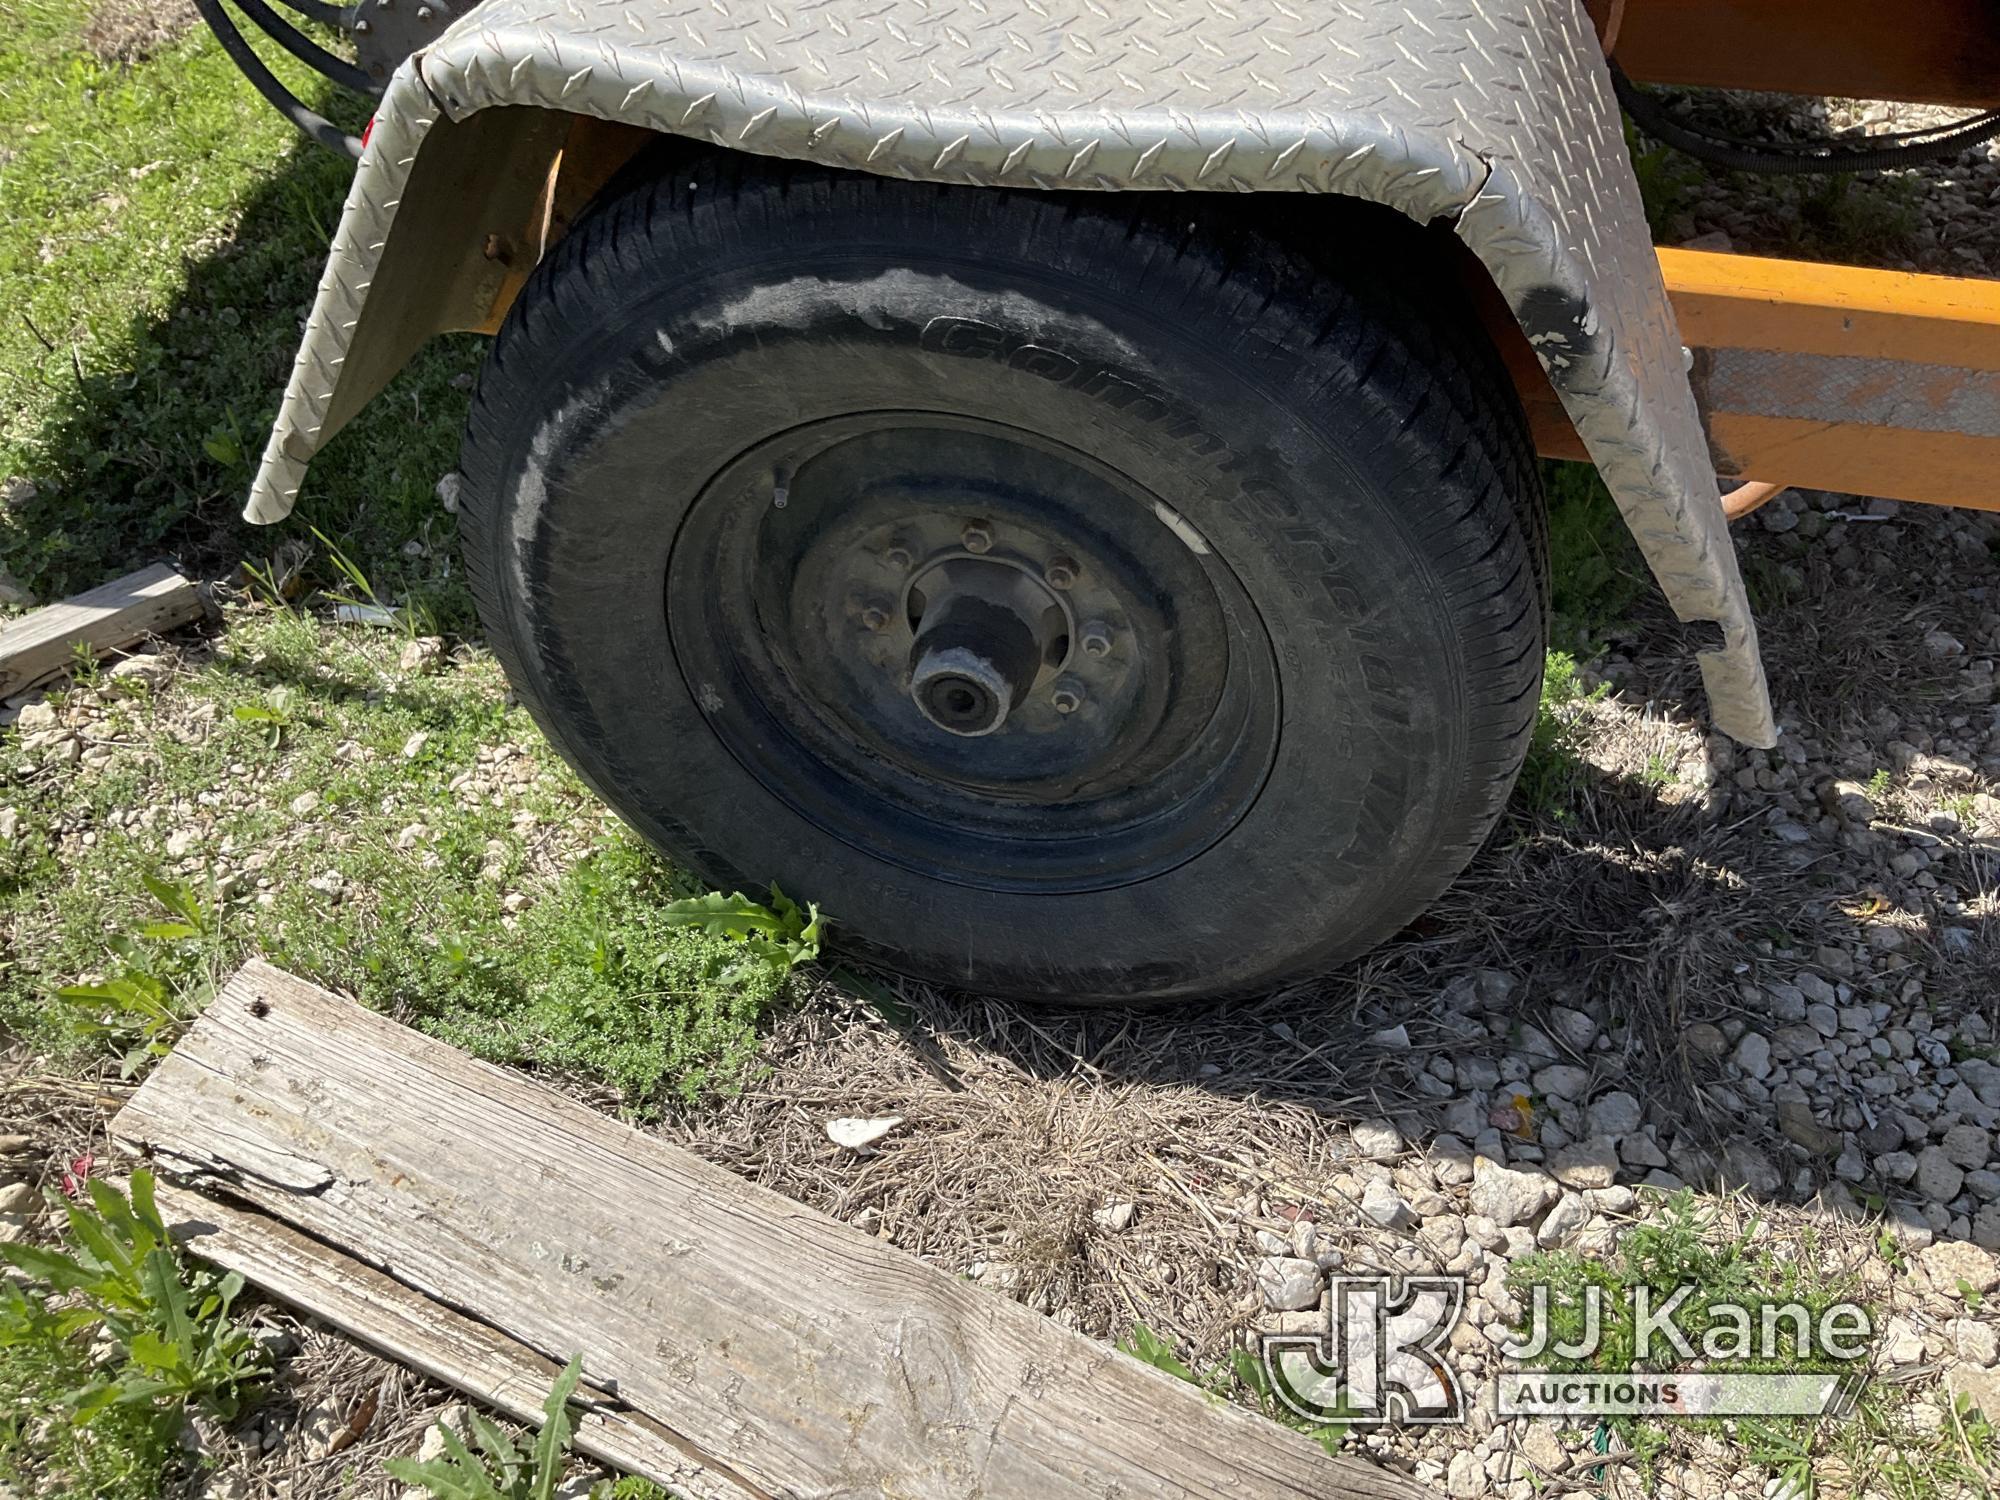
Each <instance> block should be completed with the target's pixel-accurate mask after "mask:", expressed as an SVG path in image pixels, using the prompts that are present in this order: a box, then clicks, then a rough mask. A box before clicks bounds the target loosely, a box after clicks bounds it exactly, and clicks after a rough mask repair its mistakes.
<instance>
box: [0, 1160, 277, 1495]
mask: <svg viewBox="0 0 2000 1500" xmlns="http://www.w3.org/2000/svg"><path fill="white" fill-rule="evenodd" d="M84 1186H85V1188H86V1190H87V1197H88V1200H89V1201H88V1203H84V1202H72V1203H70V1204H68V1205H67V1217H68V1231H69V1232H68V1239H69V1241H70V1242H71V1245H72V1248H71V1249H67V1250H65V1249H57V1248H54V1247H50V1246H41V1245H24V1244H8V1245H0V1260H5V1261H6V1263H7V1264H8V1265H10V1266H11V1267H13V1268H14V1269H15V1270H16V1271H18V1272H20V1273H22V1274H23V1275H24V1276H25V1277H26V1278H27V1281H26V1284H25V1285H24V1284H22V1283H21V1282H19V1281H15V1280H7V1281H4V1282H0V1398H4V1399H0V1405H3V1406H4V1408H5V1410H6V1411H7V1412H8V1413H10V1415H8V1416H6V1417H3V1418H0V1461H4V1462H5V1463H9V1464H11V1463H18V1462H21V1461H23V1460H25V1461H26V1462H27V1463H28V1464H29V1465H31V1466H37V1467H39V1466H46V1468H47V1470H48V1473H49V1474H51V1475H54V1474H65V1475H68V1476H70V1477H71V1478H72V1479H75V1478H77V1477H78V1476H81V1475H94V1476H102V1475H103V1474H105V1473H106V1471H109V1472H110V1473H112V1474H116V1475H121V1476H124V1477H126V1478H128V1479H136V1478H137V1477H139V1475H141V1474H145V1473H151V1474H153V1475H157V1473H158V1472H159V1470H160V1469H161V1468H162V1467H163V1466H164V1465H165V1464H166V1462H167V1461H168V1457H169V1455H170V1453H171V1450H172V1441H173V1436H174V1434H175V1433H176V1432H177V1431H178V1430H179V1427H180V1424H181V1421H182V1417H183V1413H184V1410H185V1408H186V1407H187V1406H188V1405H189V1404H190V1403H192V1404H194V1405H197V1406H199V1407H200V1408H201V1409H203V1410H204V1411H206V1412H208V1413H210V1414H212V1415H213V1416H215V1417H216V1418H217V1419H219V1420H222V1421H231V1420H234V1418H235V1417H236V1416H237V1414H238V1413H239V1412H240V1411H241V1410H242V1408H243V1406H244V1404H245V1402H246V1400H247V1399H248V1397H249V1396H250V1395H251V1393H252V1392H253V1391H254V1389H255V1387H256V1385H257V1383H258V1381H259V1379H260V1378H261V1376H262V1374H263V1356H262V1353H261V1351H260V1350H259V1349H258V1347H257V1344H256V1342H255V1341H254V1340H253V1339H252V1338H251V1337H250V1335H249V1333H248V1332H247V1331H245V1330H244V1329H242V1328H239V1327H238V1326H237V1325H236V1324H235V1323H234V1322H233V1321H232V1320H231V1318H230V1309H231V1305H232V1304H233V1303H234V1302H235V1300H236V1297H237V1295H238V1294H239V1293H240V1292H241V1291H242V1289H243V1278H242V1277H241V1276H238V1275H236V1274H235V1273H234V1272H231V1273H229V1274H228V1275H219V1274H218V1273H216V1272H215V1271H212V1270H209V1269H207V1268H194V1267H190V1266H188V1265H186V1264H184V1263H183V1262H182V1260H181V1258H180V1255H179V1253H178V1252H177V1251H176V1250H175V1248H174V1245H173V1241H172V1240H171V1239H170V1238H169V1236H168V1233H167V1228H166V1225H165V1223H163V1222H162V1220H161V1218H160V1214H159V1210H158V1208H157V1207H156V1206H155V1204H154V1201H153V1178H152V1174H151V1173H150V1172H147V1171H144V1170H140V1171H137V1172H134V1173H133V1174H132V1183H131V1192H130V1196H129V1197H127V1196H126V1195H125V1194H122V1193H120V1192H118V1191H117V1190H116V1189H115V1188H113V1187H111V1186H110V1185H109V1184H108V1183H105V1182H102V1181H100V1180H98V1179H95V1178H89V1179H86V1180H85V1184H84ZM24 1404H26V1405H28V1408H29V1411H30V1413H31V1414H32V1413H33V1412H40V1413H42V1414H44V1415H46V1414H47V1413H49V1412H50V1411H52V1410H55V1411H62V1412H64V1413H65V1419H64V1420H61V1421H54V1422H51V1421H40V1422H34V1421H29V1422H25V1423H24V1422H22V1421H21V1420H20V1418H19V1417H18V1416H15V1415H11V1414H12V1413H15V1412H18V1411H19V1410H21V1408H22V1407H23V1405H24ZM73 1492H75V1493H101V1492H102V1491H99V1490H95V1489H90V1490H85V1489H84V1488H83V1487H82V1486H81V1485H80V1484H79V1485H77V1486H75V1488H74V1491H73ZM125 1492H126V1493H145V1492H147V1491H145V1490H143V1489H137V1488H135V1489H133V1490H127V1491H125ZM153 1492H157V1491H153Z"/></svg>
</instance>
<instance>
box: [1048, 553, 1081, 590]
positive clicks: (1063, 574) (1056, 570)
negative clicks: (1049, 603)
mask: <svg viewBox="0 0 2000 1500" xmlns="http://www.w3.org/2000/svg"><path fill="white" fill-rule="evenodd" d="M1042 577H1044V578H1046V579H1047V580H1048V582H1049V587H1050V588H1052V589H1066V588H1068V587H1069V586H1070V585H1071V584H1073V583H1075V582H1076V560H1075V559H1074V558H1069V557H1065V556H1063V555H1062V554H1061V553H1060V552H1058V553H1057V554H1056V555H1055V556H1054V557H1052V558H1050V559H1049V565H1048V566H1047V567H1046V568H1044V569H1042Z"/></svg>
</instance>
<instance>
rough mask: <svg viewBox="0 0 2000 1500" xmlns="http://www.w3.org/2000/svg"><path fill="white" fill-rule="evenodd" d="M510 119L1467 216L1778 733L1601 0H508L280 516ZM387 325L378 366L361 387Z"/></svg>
mask: <svg viewBox="0 0 2000 1500" xmlns="http://www.w3.org/2000/svg"><path fill="white" fill-rule="evenodd" d="M508 105H532V106H539V107H540V108H541V109H544V110H551V111H560V112H563V113H564V114H569V115H585V116H595V117H597V118H600V119H604V120H611V121H619V122H624V123H628V124H633V125H639V126H644V127H646V128H648V129H651V130H655V131H663V132H669V133H673V134H678V135H686V136H693V137H697V138H699V139H703V140H707V141H711V142H713V143H715V144H717V145H720V146H725V147H728V148H731V149H734V150H741V151H749V152H754V153H760V154H764V155H770V156H782V157H793V158H799V159H806V160H812V161H817V162H823V163H826V164H828V165H832V166H839V167H846V168H850V169H853V170H857V171H865V172H875V173H881V174H885V175H891V176H900V177H909V178H921V179H928V180H934V181H944V182H965V183H978V184H986V185H991V186H1018V187H1038V188H1087V189H1097V190H1104V191H1117V190H1121V189H1180V190H1198V191H1236V192H1275V191H1289V192H1321V193H1342V194H1347V195H1350V196H1353V197H1357V198H1365V199H1370V200H1373V201H1375V202H1379V203H1383V204H1386V205H1388V206H1390V207H1392V208H1395V209H1398V210H1400V211H1401V212H1402V213H1404V214H1407V215H1408V216H1409V217H1411V218H1413V219H1416V220H1417V221H1419V222H1422V223H1429V222H1433V221H1437V220H1446V221H1449V222H1451V223H1453V224H1454V225H1455V227H1456V232H1457V234H1458V235H1459V237H1460V238H1461V239H1462V240H1463V241H1464V242H1465V244H1466V245H1467V246H1468V247H1469V248H1470V249H1471V250H1472V251H1473V253H1474V254H1475V255H1477V257H1478V258H1479V260H1480V261H1481V262H1482V263H1483V264H1484V265H1485V267H1486V270H1487V272H1488V274H1489V275H1491V277H1492V278H1493V281H1494V283H1495V285H1496V286H1497V287H1498V288H1499V290H1500V292H1501V294H1502V295H1503V296H1504V297H1505V299H1506V301H1507V303H1508V305H1509V306H1510V307H1511V308H1512V309H1513V311H1514V315H1515V317H1516V318H1517V319H1518V320H1519V321H1520V324H1521V327H1522V329H1523V331H1524V332H1525V333H1526V334H1527V336H1528V339H1529V341H1530V342H1531V343H1532V345H1533V346H1534V348H1535V350H1536V353H1537V354H1538V356H1539V357H1540V359H1541V361H1542V364H1543V366H1544V368H1545V369H1546V370H1547V372H1548V375H1549V379H1550V382H1551V384H1552V385H1553V386H1554V388H1555V390H1556V392H1557V394H1558V395H1559V396H1560V398H1561V400H1562V403H1563V406H1564V408H1565V409H1566V410H1567V412H1568V413H1569V416H1570V419H1571V421H1572V423H1573V424H1574V425H1575V428H1576V431H1577V434H1578V435H1579V437H1580V438H1581V439H1582V441H1583V443H1584V445H1585V447H1586V448H1587V449H1588V450H1589V452H1590V456H1591V458H1592V459H1593V460H1594V461H1595V462H1596V464H1597V466H1598V468H1599V470H1600V471H1601V472H1602V473H1603V476H1604V479H1605V482H1606V484H1607V485H1608V486H1609V488H1610V490H1611V493H1612V495H1613V496H1614V497H1615V498H1616V500H1617V503H1618V507H1619V510H1620V511H1621V512H1622V514H1623V515H1624V517H1625V520H1626V523H1627V524H1628V525H1629V526H1630V528H1631V530H1632V534H1633V536H1634V537H1635V538H1636V539H1637V541H1638V543H1639V546H1640V548H1641V549H1642V551H1643V552H1644V554H1645V557H1646V560H1647V563H1648V564H1649V565H1650V566H1651V568H1652V570H1653V573H1654V575H1655V577H1656V578H1657V579H1658V580H1659V584H1660V587H1661V589H1662V591H1663V592H1664V593H1665V595H1666V598H1667V600H1668V602H1669V604H1670V605H1671V606H1672V608H1673V610H1674V612H1675V614H1676V615H1677V616H1678V617H1679V618H1680V619H1682V620H1683V621H1686V622H1690V623H1693V622H1701V621H1706V622H1710V623H1711V624H1712V625H1713V626H1714V627H1715V629H1716V631H1717V632H1719V640H1717V641H1715V642H1714V643H1713V644H1712V645H1711V646H1710V648H1709V649H1706V650H1703V651H1701V652H1700V654H1699V660H1700V664H1701V670H1702V677H1703V681H1704V684H1705V686H1706V688H1707V692H1708V699H1709V707H1710V713H1711V716H1712V718H1713V720H1714V722H1715V724H1716V726H1717V727H1718V728H1719V729H1721V730H1723V731H1724V732H1725V733H1727V734H1729V735H1731V736H1732V737H1734V738H1735V739H1737V740H1739V741H1742V742H1743V743H1745V744H1749V745H1756V746H1769V745H1772V744H1774V743H1775V742H1776V738H1777V728H1776V724H1775V722H1774V720H1773V717H1772V712H1771V705H1770V700H1769V694H1768V690H1767V687H1766V684H1765V680H1764V671H1763V664H1762V662H1761V660H1760V658H1759V656H1758V652H1757V632H1756V626H1755V624H1754V623H1753V621H1752V620H1751V616H1750V608H1749V602H1748V599H1747V597H1746V595H1745V592H1744V587H1743V581H1742V577H1741V575H1740V574H1739V572H1738V570H1737V565H1736V554H1735V551H1734V548H1733V547H1732V545H1731V542H1730V538H1729V533H1728V529H1727V523H1726V521H1725V520H1724V517H1723V513H1722V506H1721V502H1720V498H1719V496H1718V493H1717V488H1716V481H1715V476H1714V474H1713V472H1712V470H1711V469H1710V467H1709V456H1708V447H1707V444H1706V442H1705V440H1704V438H1703V434H1702V429H1701V423H1700V419H1699V417H1698V415H1697V413H1696V409H1695V402H1694V396H1693V393H1692V391H1691V389H1690V387H1689V384H1688V379H1687V371H1686V366H1685V363H1684V353H1683V349H1682V345H1681V339H1680V335H1679V332H1678V330H1677V329H1676V327H1675V324H1674V319H1673V314H1672V312H1671V310H1670V308H1669V306H1668V303H1667V299H1666V293H1665V289H1664V288H1663V286H1662V284H1661V280H1660V273H1659V268H1658V265H1657V262H1656V260H1655V258H1654V254H1653V250H1652V246H1651V244H1650V241H1649V237H1648V235H1647V232H1646V219H1645V214H1644V211H1643V209H1642V207H1641V204H1640V199H1639V189H1638V184H1637V182H1636V180H1635V178H1634V177H1633V174H1632V169H1631V165H1630V162H1629V160H1628V158H1627V154H1626V150H1625V143H1624V137H1623V133H1622V128H1621V124H1620V117H1619V114H1618V109H1617V105H1616V103H1615V101H1614V100H1613V98H1612V93H1611V85H1610V79H1609V75H1608V73H1607V71H1606V69H1605V66H1604V62H1603V58H1602V56H1601V54H1600V51H1599V48H1598V44H1597V39H1596V35H1595V33H1594V32H1593V30H1592V29H1591V26H1590V23H1589V21H1588V19H1587V17H1586V16H1585V14H1584V12H1583V10H1582V8H1581V6H1580V5H1578V4H1577V3H1576V0H1485V3H1482V4H1478V5H1470V6H1461V5H1446V4H1444V3H1441V0H1354V3H1352V4H1346V5H1341V6H1337V7H1330V6H1290V5H1283V4H1281V3H1279V0H1241V3H1234V4H1231V3H1222V4H1211V3H1207V0H1200V3H1197V0H1160V3H1158V4H1154V5H1148V6H1142V7H1107V6H1102V5H1098V4H1094V3H1092V0H1062V3H1059V4H1057V5H1054V6H1045V5H1042V4H1040V3H1038V0H1003V3H1002V4H1000V5H998V6H982V7H976V8H966V9H963V10H953V11H940V10H939V9H937V8H936V7H935V6H933V5H932V4H930V3H928V0H883V3H880V4H875V5H869V6H861V5H853V6H846V5H841V4H838V3H833V0H821V3H817V4H810V3H801V0H793V3H791V4H790V5H783V4H779V5H761V4H760V5H753V4H749V3H738V0H723V3H719V4H717V5H714V6H705V7H701V8H700V9H698V10H697V9H695V8H692V7H680V8H676V7H666V6H653V5H647V4H643V3H636V0H635V3H630V4H627V3H622V0H559V3H551V0H486V3H484V4H483V5H481V6H480V7H479V8H478V9H476V10H474V11H472V12H471V13H469V14H468V15H467V16H466V17H465V18H464V19H463V20H461V21H459V22H458V23H457V24H456V25H454V26H453V27H452V28H451V29H450V30H449V31H448V32H446V33H445V34H444V35H443V36H442V37H441V38H439V40H438V41H437V42H436V44H435V45H433V46H432V47H430V48H429V49H428V50H427V51H425V52H422V53H419V54H418V55H417V56H416V57H414V58H412V59H410V60H408V61H406V62H405V63H404V64H403V66H402V67H401V68H400V69H399V70H398V71H397V73H396V75H395V76H394V78H393V79H392V80H391V82H390V85H389V87H388V89H387V91H386V92H385V94H384V96H383V99H382V103H381V107H380V109H379V111H378V112H377V115H376V118H375V123H374V127H373V131H372V133H371V136H370V139H369V144H368V147H367V149H366V151H365V152H364V153H363V155H362V159H361V164H360V166H359V168H358V169H357V171H356V174H355V179H354V185H353V187H352V189H351V190H350V192H349V194H348V199H347V205H346V208H345V210H344V212H343V214H342V217H341V222H340V225H339V228H338V229H337V231H336V233H335V237H334V243H333V247H332V251H331V254H330V255H329V258H328V261H327V267H326V272H325V275H324V276H323V278H322V280H321V282H320V288H319V295H318V298H317V301H316V304H315V306H314V309H313V313H312V316H311V318H310V320H309V322H308V324H307V328H306V334H305V340H304V344H303V346H302V347H301V349H300V351H299V356H298V361H297V364H296V365H295V367H294V369H293V372H292V377H291V383H290V386H289V388H288V390H287V391H286V394H285V398H284V402H283V405H282V408H281V410H280V413H279V416H278V421H277V425H276V428H275V430H274V431H273V433H272V435H271V440H270V443H269V446H268V447H267V448H266V450H265V454H264V459H263V463H262V465H261V467H260V469H259V472H258V474H257V476H256V480H255V483H254V486H253V488H252V491H251V496H250V503H249V506H248V509H247V512H246V514H247V515H248V516H249V518H250V519H251V520H253V521H275V520H278V519H280V518H282V517H283V516H285V515H286V514H288V513H289V512H290V510H291V508H292V505H293V503H294V501H295V500H296V498H297V495H298V490H299V485H300V482H301V480H302V478H303V475H304V472H305V466H306V463H307V461H308V460H309V459H310V458H311V456H312V455H313V454H314V453H315V452H316V451H317V450H318V449H319V447H320V446H321V445H322V444H323V443H324V442H325V440H326V439H327V438H328V437H330V436H331V435H332V433H333V432H334V431H335V430H337V428H338V427H339V426H340V425H341V424H342V423H343V422H344V421H345V420H346V419H347V418H348V417H349V416H351V415H352V413H353V410H354V409H355V408H357V407H358V406H359V405H360V404H361V402H362V401H364V400H366V398H367V396H369V395H371V394H373V390H374V389H375V388H376V387H377V386H379V384H380V383H381V381H382V380H383V379H386V376H385V375H382V374H381V373H380V370H379V366H380V365H381V364H382V363H383V362H384V361H385V359H387V360H388V361H389V362H390V369H391V372H392V373H393V368H394V367H395V366H396V365H399V364H400V363H401V360H402V359H404V358H407V355H408V352H409V350H407V349H403V350H401V352H400V353H398V352H397V349H398V346H399V345H400V343H402V342H408V341H409V340H410V339H413V338H414V339H416V340H419V341H420V340H421V337H423V336H424V335H425V334H427V333H428V332H429V331H430V329H431V328H433V327H438V326H448V325H443V324H439V323H437V322H435V321H432V322H428V323H426V322H424V321H423V320H422V319H412V317H411V308H410V307H409V305H408V299H407V297H402V298H394V297H391V296H389V295H388V294H387V292H386V291H385V290H384V288H385V287H386V286H387V284H388V283H389V281H390V276H389V274H388V273H389V271H390V267H389V265H388V264H387V261H388V260H391V259H393V258H394V255H395V239H394V234H393V230H394V226H395V223H396V219H397V215H398V208H399V206H400V205H401V204H402V202H403V200H404V197H405V191H406V189H409V188H410V187H411V176H412V172H413V169H415V168H416V167H417V166H418V164H419V162H420V161H423V159H424V157H425V155H426V154H427V153H426V151H425V142H426V138H427V137H428V136H430V135H431V134H432V132H433V129H434V127H436V126H437V125H438V123H439V122H440V120H446V119H448V120H449V121H452V122H468V121H471V120H473V119H475V118H476V117H477V116H479V114H480V112H481V111H488V110H494V109H497V108H499V107H501V106H508ZM507 113H511V114H514V115H517V116H524V117H525V116H530V115H531V112H530V111H509V112H507ZM456 129H457V126H456V125H454V126H452V127H451V128H450V129H447V130H445V131H441V132H438V135H439V137H440V141H441V140H442V138H443V137H445V136H449V135H451V134H453V132H454V131H455V130H456ZM459 150H460V151H461V152H463V151H465V150H466V147H465V146H463V145H461V146H460V147H459ZM488 159H489V160H490V159H491V158H488ZM424 165H425V166H426V167H428V166H429V163H428V162H424ZM459 175H461V174H458V173H456V172H435V171H426V172H425V174H424V176H425V178H426V181H427V182H428V183H438V182H448V181H451V180H453V179H454V178H455V177H457V176H459ZM426 191H429V189H428V188H426ZM371 288H372V289H374V295H373V296H371ZM378 302H380V303H381V304H382V306H381V307H379V308H378V306H377V303H378ZM398 303H400V304H401V305H400V306H397V305H394V304H398ZM364 319H366V320H367V321H368V324H369V325H370V330H371V332H372V335H373V344H374V346H375V347H374V348H372V349H371V350H370V351H369V353H370V360H371V363H372V364H373V366H375V367H377V368H374V369H371V370H370V371H369V372H368V373H367V374H365V375H364V374H362V373H360V372H349V378H348V379H347V380H346V381H345V382H344V381H343V367H344V366H345V365H346V363H347V361H348V358H349V356H350V353H351V352H353V350H354V346H355V341H356V332H357V328H358V327H359V326H360V325H362V323H363V320H364ZM398 329H403V330H405V331H404V332H402V333H401V334H399V333H398ZM412 347H414V345H412ZM344 384H345V385H346V386H347V387H349V388H348V389H345V390H344V389H343V385H344Z"/></svg>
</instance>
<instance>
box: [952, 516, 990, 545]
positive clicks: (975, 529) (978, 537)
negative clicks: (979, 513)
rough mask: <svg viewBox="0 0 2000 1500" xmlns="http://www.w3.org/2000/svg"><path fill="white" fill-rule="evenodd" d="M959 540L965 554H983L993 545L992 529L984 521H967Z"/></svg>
mask: <svg viewBox="0 0 2000 1500" xmlns="http://www.w3.org/2000/svg"><path fill="white" fill-rule="evenodd" d="M959 540H960V541H962V542H964V543H965V550H966V551H967V552H984V551H985V550H986V549H987V548H989V547H991V546H992V545H993V528H992V527H991V526H989V525H987V524H986V523H985V522H984V521H967V522H966V523H965V530H964V531H962V532H960V533H959Z"/></svg>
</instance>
